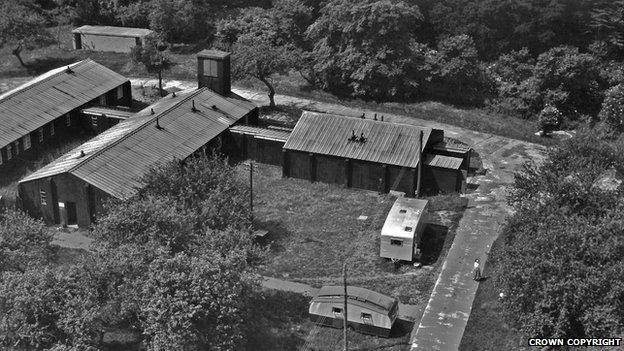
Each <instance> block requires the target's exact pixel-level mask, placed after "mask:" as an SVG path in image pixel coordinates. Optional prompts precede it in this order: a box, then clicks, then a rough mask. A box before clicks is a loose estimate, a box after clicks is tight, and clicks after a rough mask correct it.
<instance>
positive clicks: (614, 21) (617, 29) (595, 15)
mask: <svg viewBox="0 0 624 351" xmlns="http://www.w3.org/2000/svg"><path fill="white" fill-rule="evenodd" d="M590 26H591V29H592V31H593V33H594V34H595V36H596V38H597V40H598V41H599V42H600V43H604V44H605V45H606V51H607V52H606V54H607V55H608V56H610V57H613V58H616V57H617V56H618V55H621V54H622V53H624V1H623V0H616V1H604V2H602V3H601V4H599V5H597V6H596V7H595V8H594V9H593V10H592V12H591V23H590ZM620 57H621V56H620Z"/></svg>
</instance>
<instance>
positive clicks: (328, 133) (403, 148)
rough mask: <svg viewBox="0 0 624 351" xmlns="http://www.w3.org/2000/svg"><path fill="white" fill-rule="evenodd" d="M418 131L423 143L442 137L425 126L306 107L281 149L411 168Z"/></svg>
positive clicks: (416, 152)
mask: <svg viewBox="0 0 624 351" xmlns="http://www.w3.org/2000/svg"><path fill="white" fill-rule="evenodd" d="M421 132H422V133H423V145H424V146H425V147H426V146H427V145H428V143H430V142H434V141H438V139H439V140H442V138H443V131H441V130H437V129H431V128H427V127H418V126H414V125H409V124H400V123H392V122H382V121H374V120H371V119H362V118H356V117H347V116H340V115H330V114H323V113H316V112H309V111H306V112H304V113H303V114H302V115H301V118H300V119H299V122H297V125H296V126H295V128H294V130H293V132H292V134H291V135H290V137H289V138H288V141H287V142H286V144H285V145H284V149H287V150H293V151H301V152H308V153H316V154H323V155H330V156H337V157H344V158H350V159H355V160H362V161H369V162H376V163H382V164H388V165H395V166H401V167H410V168H415V167H417V166H418V162H419V161H420V153H419V138H420V133H421ZM352 136H355V138H356V139H357V138H359V137H360V136H363V137H364V138H365V141H359V140H352Z"/></svg>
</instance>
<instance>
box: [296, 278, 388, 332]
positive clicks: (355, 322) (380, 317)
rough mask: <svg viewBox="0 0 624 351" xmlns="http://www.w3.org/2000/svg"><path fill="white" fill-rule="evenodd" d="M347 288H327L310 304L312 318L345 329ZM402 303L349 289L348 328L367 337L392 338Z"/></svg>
mask: <svg viewBox="0 0 624 351" xmlns="http://www.w3.org/2000/svg"><path fill="white" fill-rule="evenodd" d="M343 309H344V287H342V286H323V287H322V288H321V289H320V290H319V292H318V294H317V295H316V296H315V297H314V298H313V299H312V301H311V302H310V308H309V310H308V311H309V313H310V319H311V320H312V321H313V322H315V323H317V324H319V325H324V326H329V327H334V328H342V327H343V326H344V311H343ZM398 313H399V300H397V299H396V298H393V297H390V296H386V295H383V294H380V293H378V292H375V291H372V290H368V289H364V288H359V287H355V286H348V287H347V326H348V327H349V328H352V329H355V330H357V331H359V332H361V333H364V334H372V335H377V336H382V337H386V338H387V337H388V336H390V331H391V330H392V326H393V325H394V322H395V321H396V319H397V315H398Z"/></svg>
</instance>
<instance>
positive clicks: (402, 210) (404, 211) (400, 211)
mask: <svg viewBox="0 0 624 351" xmlns="http://www.w3.org/2000/svg"><path fill="white" fill-rule="evenodd" d="M406 212H407V210H405V209H401V210H399V213H406Z"/></svg>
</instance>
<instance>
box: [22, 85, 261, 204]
mask: <svg viewBox="0 0 624 351" xmlns="http://www.w3.org/2000/svg"><path fill="white" fill-rule="evenodd" d="M193 104H194V105H195V108H196V110H195V111H193V110H192V106H193ZM253 108H255V107H252V106H250V105H249V104H246V103H244V102H242V101H240V100H238V99H237V98H230V97H223V96H221V95H219V94H217V93H215V92H213V91H211V90H210V89H207V88H201V89H196V90H195V89H193V90H186V91H182V92H179V93H177V95H176V96H175V97H173V96H168V97H165V98H163V99H161V100H159V101H158V102H156V103H155V104H153V105H150V106H148V107H147V108H145V109H143V110H141V111H139V112H138V113H137V114H136V115H134V116H132V117H130V118H128V119H126V120H124V121H122V122H120V123H119V124H117V125H115V126H114V127H112V128H110V129H108V130H106V131H105V132H103V133H102V134H100V135H98V136H96V137H95V138H93V139H91V140H89V141H88V142H86V143H84V144H82V145H80V146H78V147H77V148H75V149H74V150H72V151H70V152H68V153H67V154H65V155H64V156H62V157H60V158H59V159H57V160H56V161H54V162H52V163H51V164H49V165H47V166H45V167H43V168H42V169H40V170H39V171H37V172H35V173H33V174H31V175H29V176H28V177H26V178H24V179H22V180H21V181H20V183H25V182H29V181H32V180H36V179H40V178H44V177H49V176H53V175H57V174H61V173H70V174H73V175H74V176H76V177H78V178H80V179H82V180H84V181H85V182H87V183H89V184H92V185H93V186H95V187H97V188H99V189H100V190H102V191H104V192H106V193H108V194H110V195H112V196H114V197H117V198H120V199H123V198H127V197H129V196H132V195H133V194H134V193H135V192H136V190H137V189H138V188H140V187H141V186H142V184H141V178H142V176H143V175H144V174H145V173H147V172H148V171H149V170H150V169H151V168H152V167H153V166H155V165H157V164H159V163H164V162H168V161H171V160H174V159H184V158H186V157H188V156H190V155H191V154H192V153H193V152H195V151H197V150H198V149H199V148H200V147H202V146H203V145H205V144H207V143H208V142H209V141H210V140H212V139H213V138H215V137H216V136H217V135H219V134H220V133H221V132H223V131H224V130H226V129H227V128H228V127H230V126H231V125H233V124H234V123H236V122H237V121H238V120H239V119H241V118H243V117H244V116H245V115H247V114H248V113H249V112H251V111H252V110H253ZM152 111H153V114H152Z"/></svg>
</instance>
